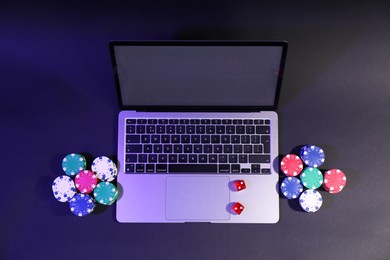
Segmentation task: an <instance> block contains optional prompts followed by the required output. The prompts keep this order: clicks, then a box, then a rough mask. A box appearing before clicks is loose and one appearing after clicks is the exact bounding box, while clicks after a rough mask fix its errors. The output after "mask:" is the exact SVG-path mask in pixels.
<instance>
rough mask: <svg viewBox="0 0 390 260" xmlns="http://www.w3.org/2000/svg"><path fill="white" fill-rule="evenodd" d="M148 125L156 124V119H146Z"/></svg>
mask: <svg viewBox="0 0 390 260" xmlns="http://www.w3.org/2000/svg"><path fill="white" fill-rule="evenodd" d="M148 124H153V125H155V124H157V119H148Z"/></svg>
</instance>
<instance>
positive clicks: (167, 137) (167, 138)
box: [161, 135, 171, 144]
mask: <svg viewBox="0 0 390 260" xmlns="http://www.w3.org/2000/svg"><path fill="white" fill-rule="evenodd" d="M161 143H163V144H169V143H171V136H170V135H162V136H161Z"/></svg>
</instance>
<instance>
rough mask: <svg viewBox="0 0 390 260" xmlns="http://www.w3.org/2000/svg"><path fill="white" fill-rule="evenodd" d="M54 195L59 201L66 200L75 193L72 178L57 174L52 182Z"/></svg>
mask: <svg viewBox="0 0 390 260" xmlns="http://www.w3.org/2000/svg"><path fill="white" fill-rule="evenodd" d="M52 190H53V195H54V197H55V198H56V199H57V200H58V201H60V202H68V201H69V200H71V199H72V198H73V196H74V195H75V194H76V188H75V185H74V182H73V180H72V179H71V178H70V177H69V176H67V175H62V176H58V177H57V178H56V179H55V180H54V181H53V184H52Z"/></svg>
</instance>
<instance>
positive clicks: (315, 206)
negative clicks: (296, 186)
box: [299, 190, 322, 212]
mask: <svg viewBox="0 0 390 260" xmlns="http://www.w3.org/2000/svg"><path fill="white" fill-rule="evenodd" d="M299 204H300V205H301V207H302V209H303V210H304V211H306V212H316V211H317V210H319V209H320V208H321V206H322V196H321V194H320V193H319V192H318V191H316V190H305V191H304V192H303V193H302V194H301V196H300V197H299Z"/></svg>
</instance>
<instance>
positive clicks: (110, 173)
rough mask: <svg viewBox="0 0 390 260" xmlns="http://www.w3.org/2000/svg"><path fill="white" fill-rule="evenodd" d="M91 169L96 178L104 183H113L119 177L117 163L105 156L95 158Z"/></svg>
mask: <svg viewBox="0 0 390 260" xmlns="http://www.w3.org/2000/svg"><path fill="white" fill-rule="evenodd" d="M91 168H92V171H93V172H94V173H95V174H96V177H98V179H99V180H102V181H113V180H114V179H115V178H116V176H117V175H118V170H117V168H116V165H115V163H114V162H113V161H112V160H111V159H110V158H108V157H105V156H100V157H97V158H95V159H94V160H93V162H92V167H91Z"/></svg>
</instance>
